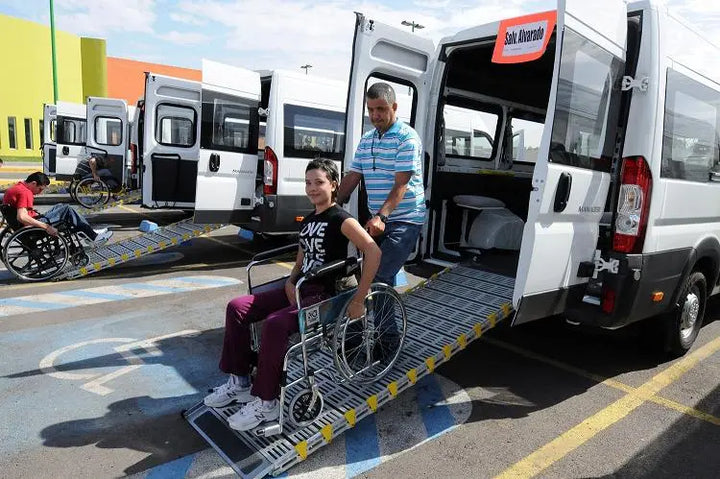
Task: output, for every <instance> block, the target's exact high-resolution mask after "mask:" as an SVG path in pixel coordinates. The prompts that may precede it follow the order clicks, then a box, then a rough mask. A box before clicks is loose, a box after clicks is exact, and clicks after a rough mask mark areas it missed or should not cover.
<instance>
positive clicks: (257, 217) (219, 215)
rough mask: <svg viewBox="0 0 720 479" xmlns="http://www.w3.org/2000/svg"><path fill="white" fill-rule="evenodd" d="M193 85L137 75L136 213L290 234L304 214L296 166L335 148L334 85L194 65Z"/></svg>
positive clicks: (337, 151) (301, 175)
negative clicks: (191, 213)
mask: <svg viewBox="0 0 720 479" xmlns="http://www.w3.org/2000/svg"><path fill="white" fill-rule="evenodd" d="M202 75H203V81H202V82H195V81H191V80H182V79H178V78H171V77H167V76H163V75H155V74H153V73H147V74H146V80H145V97H144V98H143V100H141V101H140V102H138V107H137V109H136V111H135V115H134V119H133V124H134V125H136V126H134V127H133V133H132V138H133V139H132V142H131V145H130V150H131V152H132V158H133V159H132V161H131V169H132V170H133V171H135V170H137V171H138V172H139V174H138V176H139V178H141V187H142V198H143V200H142V201H143V205H144V206H146V207H149V208H180V209H188V210H193V209H194V210H195V221H196V222H197V223H233V224H237V225H242V226H243V227H246V228H248V229H250V230H253V231H255V232H258V233H263V234H293V233H297V228H298V225H299V221H300V220H301V219H302V217H303V216H304V215H306V214H307V213H308V212H309V211H311V210H312V205H311V204H310V202H309V201H308V200H307V198H306V196H305V167H306V166H307V164H308V162H309V161H310V160H311V159H312V158H315V157H316V156H324V157H329V158H332V159H335V160H337V161H338V164H339V162H340V160H341V158H342V147H343V146H344V139H343V135H344V124H345V113H344V108H345V99H346V98H347V88H346V86H345V85H344V84H343V83H341V82H335V81H332V80H325V79H320V78H317V77H313V76H306V75H304V74H297V73H294V72H287V71H281V70H273V71H263V72H253V71H250V70H245V69H242V68H237V67H232V66H229V65H223V64H221V63H216V62H211V61H208V60H203V67H202Z"/></svg>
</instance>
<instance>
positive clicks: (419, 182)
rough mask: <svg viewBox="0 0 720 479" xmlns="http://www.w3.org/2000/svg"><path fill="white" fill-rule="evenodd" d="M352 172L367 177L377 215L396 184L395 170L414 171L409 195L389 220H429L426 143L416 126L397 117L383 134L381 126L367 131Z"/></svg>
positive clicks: (371, 206)
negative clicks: (424, 182)
mask: <svg viewBox="0 0 720 479" xmlns="http://www.w3.org/2000/svg"><path fill="white" fill-rule="evenodd" d="M350 171H354V172H356V173H360V174H362V175H363V176H364V177H365V187H366V188H367V194H368V206H369V207H370V211H371V212H372V213H373V214H377V212H378V211H379V210H380V208H381V207H382V205H383V203H385V200H386V199H387V196H388V194H389V193H390V190H391V189H392V187H393V184H394V183H395V173H397V172H401V171H412V176H411V177H410V182H409V183H408V187H407V189H406V190H405V196H404V197H403V199H402V200H401V201H400V204H398V205H397V207H396V208H395V209H394V210H393V211H392V213H390V216H389V217H388V221H403V222H406V223H416V224H423V223H424V222H425V188H424V187H423V173H422V143H421V142H420V137H419V136H418V134H417V132H416V131H415V130H413V129H412V127H410V126H409V125H406V124H405V123H403V122H401V121H400V120H397V121H395V123H393V125H392V126H391V127H390V128H389V129H388V131H386V132H385V134H384V135H383V136H382V137H380V136H379V134H378V131H377V129H373V130H371V131H368V132H367V133H365V134H364V135H363V137H362V139H361V140H360V144H359V145H358V147H357V150H356V151H355V157H354V158H353V161H352V163H351V164H350Z"/></svg>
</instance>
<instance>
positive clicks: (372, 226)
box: [365, 216, 385, 237]
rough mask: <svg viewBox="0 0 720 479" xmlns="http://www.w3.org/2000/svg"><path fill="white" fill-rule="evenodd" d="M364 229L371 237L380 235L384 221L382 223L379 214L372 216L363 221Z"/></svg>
mask: <svg viewBox="0 0 720 479" xmlns="http://www.w3.org/2000/svg"><path fill="white" fill-rule="evenodd" d="M365 229H366V230H367V232H368V233H369V234H370V236H372V237H377V236H382V234H383V233H384V232H385V223H383V221H382V220H381V219H380V217H379V216H373V217H372V218H370V220H368V222H367V223H365Z"/></svg>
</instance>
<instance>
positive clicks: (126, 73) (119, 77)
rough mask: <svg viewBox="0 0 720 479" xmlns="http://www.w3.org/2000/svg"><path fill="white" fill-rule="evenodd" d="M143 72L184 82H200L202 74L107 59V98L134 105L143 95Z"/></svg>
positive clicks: (126, 60)
mask: <svg viewBox="0 0 720 479" xmlns="http://www.w3.org/2000/svg"><path fill="white" fill-rule="evenodd" d="M144 72H152V73H158V74H160V75H167V76H171V77H176V78H184V79H186V80H195V81H201V80H202V72H201V71H200V70H193V69H192V68H180V67H173V66H169V65H160V64H157V63H145V62H138V61H135V60H128V59H126V58H113V57H107V85H108V88H107V96H108V97H109V98H122V99H124V100H125V101H127V102H128V105H135V104H136V103H137V101H138V99H139V98H141V97H142V96H143V95H144V94H145V74H144Z"/></svg>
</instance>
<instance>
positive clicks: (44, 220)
mask: <svg viewBox="0 0 720 479" xmlns="http://www.w3.org/2000/svg"><path fill="white" fill-rule="evenodd" d="M49 184H50V178H48V176H47V175H46V174H44V173H42V172H40V171H37V172H35V173H33V174H31V175H30V176H28V177H27V179H26V180H25V181H20V182H18V183H17V184H16V185H13V186H11V187H10V188H9V189H8V190H7V191H6V192H5V195H4V196H3V204H4V205H9V206H11V207H13V208H15V209H16V210H17V221H18V223H20V224H22V225H24V226H36V227H38V228H42V229H44V230H45V231H47V232H48V234H50V235H52V236H57V234H58V232H57V229H56V226H57V225H59V224H61V223H65V224H67V225H69V226H70V227H71V228H72V229H73V230H75V231H78V232H82V233H84V234H85V236H87V237H88V239H89V240H90V241H93V242H94V243H95V244H96V245H97V244H100V243H104V242H105V241H107V240H108V239H110V237H111V236H112V231H109V230H108V229H107V228H103V229H99V230H95V229H93V227H92V226H90V223H88V222H87V220H86V219H85V218H83V217H82V216H81V215H80V214H79V213H78V212H77V211H75V210H74V209H72V208H70V207H69V206H68V205H66V204H59V205H55V206H53V207H52V208H50V210H49V211H48V212H47V213H45V214H44V215H43V216H42V217H41V216H40V215H39V213H38V212H37V211H35V209H33V205H34V203H35V196H36V195H39V194H40V193H42V192H43V190H45V188H47V186H48V185H49Z"/></svg>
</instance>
